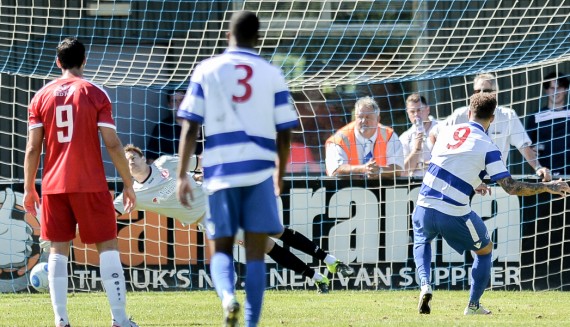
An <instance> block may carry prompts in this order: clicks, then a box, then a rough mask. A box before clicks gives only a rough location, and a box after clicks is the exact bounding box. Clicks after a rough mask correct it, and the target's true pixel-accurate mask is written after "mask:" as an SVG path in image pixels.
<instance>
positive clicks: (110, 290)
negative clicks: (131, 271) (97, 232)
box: [99, 250, 129, 324]
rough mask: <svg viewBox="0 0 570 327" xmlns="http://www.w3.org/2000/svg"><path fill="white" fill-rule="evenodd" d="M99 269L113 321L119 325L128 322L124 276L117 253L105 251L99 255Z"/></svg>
mask: <svg viewBox="0 0 570 327" xmlns="http://www.w3.org/2000/svg"><path fill="white" fill-rule="evenodd" d="M99 258H100V264H101V267H100V268H99V269H100V273H101V281H102V282H103V286H104V287H105V292H106V293H107V299H108V300H109V305H110V306H111V314H112V316H113V319H114V320H115V321H116V322H118V323H119V324H122V323H124V322H125V321H128V320H129V318H128V317H127V312H126V304H127V301H126V295H127V289H126V286H125V275H124V273H123V266H122V265H121V258H120V256H119V252H118V251H116V250H112V251H105V252H103V253H101V254H100V255H99Z"/></svg>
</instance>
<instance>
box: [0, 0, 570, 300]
mask: <svg viewBox="0 0 570 327" xmlns="http://www.w3.org/2000/svg"><path fill="white" fill-rule="evenodd" d="M241 9H247V10H250V11H253V12H255V13H256V14H257V15H258V16H259V17H260V20H261V35H260V43H259V51H260V54H261V55H262V56H263V57H264V58H266V59H268V60H269V61H271V62H272V63H273V64H274V65H277V66H279V67H281V69H282V70H283V72H284V74H285V77H286V79H287V81H288V83H289V86H290V88H291V91H292V100H293V102H294V104H295V107H296V109H297V111H298V113H299V115H300V118H301V119H300V120H301V125H300V127H299V128H298V129H297V130H295V131H294V133H293V144H292V156H291V163H290V166H289V170H288V178H287V183H286V184H287V186H286V189H285V193H284V194H283V196H282V197H281V205H282V213H283V222H284V224H285V225H289V226H291V227H292V228H293V229H295V230H297V231H299V232H301V233H303V234H304V235H306V236H307V237H309V238H310V239H311V240H313V241H314V242H315V243H317V244H318V245H319V246H321V247H322V248H323V249H325V250H327V251H329V252H330V253H332V254H334V255H335V256H336V257H337V258H339V259H340V260H342V261H344V262H346V263H347V264H349V265H350V266H351V267H353V268H354V269H355V271H356V273H355V275H354V276H353V277H351V278H348V279H347V278H343V277H342V276H338V275H334V276H333V274H330V273H329V272H328V271H327V270H326V266H325V265H324V263H323V262H321V261H319V260H317V259H314V258H312V257H310V256H309V255H306V254H303V253H302V252H299V251H297V250H295V249H293V248H290V246H289V245H286V244H283V245H284V247H285V248H287V249H290V250H291V251H292V252H293V253H295V254H297V255H298V256H299V257H300V258H301V259H302V260H303V261H305V262H306V263H307V264H308V265H309V266H311V267H313V268H315V269H316V270H317V271H320V272H321V273H323V274H328V275H329V277H334V278H333V280H332V285H331V287H332V289H333V290H337V289H399V288H413V287H417V283H416V281H415V274H414V269H415V266H414V264H413V256H412V246H411V221H410V219H411V218H410V217H411V212H412V210H413V208H414V202H415V198H416V196H417V193H418V187H419V185H420V183H421V179H417V178H400V179H397V180H396V181H382V182H381V183H379V182H378V181H376V182H371V181H364V180H337V179H334V178H329V177H326V176H325V175H326V174H325V151H324V143H325V141H326V139H327V138H328V137H330V136H331V135H332V134H333V133H334V132H335V131H336V130H338V129H339V128H341V127H342V126H344V125H345V124H347V123H348V122H350V121H351V119H352V110H353V106H354V103H355V101H356V99H358V98H359V97H362V96H371V97H373V98H374V99H375V100H376V101H377V102H378V104H379V106H380V108H381V122H382V124H384V125H387V126H391V127H393V128H394V130H395V132H396V133H397V134H399V135H401V134H402V133H404V132H405V131H406V130H407V129H408V128H410V127H411V126H412V124H411V122H410V121H409V119H408V116H407V113H406V103H405V100H406V98H407V96H409V95H410V94H412V93H416V92H417V93H420V94H421V95H423V96H424V97H425V98H426V99H427V101H428V103H429V107H430V110H431V115H432V116H433V118H434V119H436V120H441V119H444V118H445V117H447V116H448V115H450V114H451V113H452V112H453V110H455V109H457V108H459V107H464V106H467V105H468V100H469V97H470V95H471V94H472V93H473V91H474V90H473V79H474V77H475V76H476V75H477V74H480V73H488V72H491V73H494V74H495V76H496V78H497V87H498V101H499V104H500V105H503V106H507V107H510V108H512V109H513V110H514V111H515V112H516V113H517V114H518V116H519V118H520V120H521V122H522V123H523V125H527V123H528V121H529V120H530V119H531V118H532V117H534V114H536V113H537V112H539V111H540V110H541V108H544V107H547V106H548V101H547V100H548V99H547V96H546V95H547V93H546V92H547V90H546V89H544V88H543V83H544V82H549V81H550V80H549V79H548V76H550V75H549V74H551V73H553V72H554V73H555V74H558V77H568V75H567V74H568V73H569V72H570V61H569V56H570V40H569V36H570V22H569V17H570V3H568V2H565V1H552V0H545V1H533V0H525V1H490V0H487V1H486V0H480V1H471V0H458V1H425V0H377V1H364V0H362V1H360V0H340V1H330V0H312V1H299V0H286V1H269V0H259V1H249V0H243V1H238V0H235V1H230V0H219V1H186V0H162V1H138V0H132V1H120V2H119V1H105V0H84V1H60V2H55V1H48V0H6V1H2V5H1V7H0V12H1V15H2V20H1V21H0V87H1V92H0V115H1V117H2V119H0V178H2V185H3V186H0V189H2V188H4V190H2V191H1V192H0V200H1V201H0V202H2V209H1V210H0V220H1V221H0V269H1V270H0V292H14V291H33V289H32V288H31V287H30V286H29V284H28V282H27V277H28V272H29V271H30V270H31V268H32V267H33V266H34V265H35V264H36V263H37V262H38V261H41V260H45V254H43V255H42V253H41V251H40V246H39V222H38V221H37V219H35V218H33V217H31V216H29V215H27V214H24V212H23V208H22V203H21V200H22V193H23V188H22V179H23V160H24V153H25V146H26V135H27V105H28V103H29V102H30V100H31V98H32V97H33V95H34V94H35V92H36V91H37V90H38V89H39V88H41V87H42V86H43V85H45V84H46V83H47V82H48V81H50V80H52V79H54V78H56V77H57V76H58V75H59V73H60V72H59V70H58V69H57V66H56V65H55V60H54V59H55V48H56V46H57V44H58V43H59V41H60V40H61V39H63V38H64V37H67V36H77V37H78V38H79V39H80V40H81V41H82V42H83V43H84V44H85V45H86V47H87V51H88V53H87V56H88V58H87V65H86V67H85V75H86V78H88V79H90V80H92V81H94V82H95V83H98V84H100V85H102V86H103V87H105V89H106V91H107V92H108V93H109V95H110V97H111V99H112V101H113V105H114V109H113V110H114V118H115V121H116V124H117V131H118V133H119V136H120V138H121V140H122V142H123V144H127V143H133V144H135V145H137V146H139V147H141V148H142V149H143V150H144V151H146V152H147V154H150V153H152V154H154V155H161V154H172V152H173V151H174V150H173V149H176V142H177V139H178V135H177V132H178V130H177V128H176V125H175V123H174V122H173V119H172V112H173V110H172V108H173V107H174V106H175V103H176V101H175V100H176V92H184V90H185V88H186V87H187V85H188V81H189V78H190V76H191V74H192V71H193V69H194V67H195V66H196V65H197V64H198V63H199V62H200V61H202V60H204V59H206V58H209V57H211V56H214V55H216V54H219V53H221V52H222V51H223V50H224V49H225V47H226V37H225V31H226V30H227V28H228V21H229V18H230V16H231V13H232V12H233V11H235V10H241ZM566 90H567V89H566ZM564 97H565V98H564V101H565V102H564V105H565V106H566V105H567V101H568V99H567V95H566V94H564ZM564 117H566V116H564ZM161 122H164V124H163V125H162V126H163V127H160V128H159V127H158V126H160V123H161ZM567 127H568V125H566V128H567ZM565 134H570V131H566V133H565ZM565 140H566V138H563V139H560V140H559V141H557V142H565ZM563 144H564V143H563ZM103 153H104V158H103V159H104V163H105V168H106V173H107V176H108V178H109V185H110V188H111V190H112V191H114V192H115V194H116V192H120V190H121V185H120V183H119V182H115V181H116V180H118V178H117V177H118V176H117V173H116V172H115V170H114V167H113V165H112V163H111V161H110V159H109V157H108V156H107V155H106V154H105V151H104V150H103ZM568 164H569V165H570V163H568ZM563 165H566V164H563ZM508 167H509V169H510V170H511V173H513V175H515V176H516V177H517V178H520V179H524V180H530V181H537V179H536V178H535V176H534V170H533V169H532V168H531V166H530V165H529V164H528V163H527V162H526V160H525V159H524V157H523V156H522V155H521V153H520V152H519V150H517V149H516V148H515V147H512V148H511V151H510V154H509V157H508ZM560 177H562V178H565V176H564V175H563V174H562V175H561V176H560ZM38 178H41V167H40V174H39V176H38ZM38 189H39V185H38ZM473 207H474V209H475V210H476V212H477V213H479V214H480V215H481V216H482V217H483V218H484V220H485V222H486V224H487V227H488V229H489V231H490V233H492V239H493V242H494V243H495V251H494V255H493V262H494V263H493V275H492V279H491V282H490V285H489V286H490V287H492V288H497V289H534V290H542V289H564V290H567V289H569V288H570V243H569V242H568V240H569V238H570V234H569V233H570V217H567V215H566V213H567V211H568V210H567V204H566V200H565V199H559V198H556V197H550V196H546V195H540V196H532V197H516V196H509V195H507V194H506V193H505V192H503V191H502V190H501V189H500V187H497V186H493V194H492V195H491V196H490V197H485V198H481V197H478V196H476V197H474V199H473ZM118 226H119V240H120V250H121V253H122V254H121V259H122V262H123V265H124V268H125V274H126V276H127V279H128V282H129V289H130V290H170V289H172V290H176V289H205V288H211V287H212V284H211V280H210V279H209V275H208V272H209V270H208V265H209V250H208V247H207V244H206V239H205V236H204V235H203V234H202V233H201V232H199V231H198V230H197V228H196V226H183V225H182V224H180V223H179V222H177V221H175V220H173V219H171V218H168V217H163V216H160V215H158V214H155V213H152V212H142V211H136V212H134V213H131V214H130V215H125V216H121V217H119V218H118ZM279 244H281V243H279ZM71 253H72V254H71V261H70V267H69V272H70V276H71V277H72V278H70V286H71V289H72V290H74V291H83V290H93V289H100V288H101V283H100V279H99V275H98V269H97V268H98V265H99V263H98V260H99V259H98V256H97V255H96V252H95V250H94V248H93V247H90V246H85V245H84V244H82V243H81V241H80V240H79V239H76V240H75V241H74V242H73V244H72V251H71ZM235 258H236V261H237V267H238V270H237V271H238V280H239V281H238V287H240V285H241V284H240V283H239V282H241V281H242V277H243V276H242V274H243V268H244V266H243V264H242V263H243V261H244V256H243V252H242V250H241V249H240V248H239V247H237V246H236V250H235ZM472 261H473V259H472V257H471V254H469V253H466V254H464V255H459V254H457V253H455V252H454V251H453V250H452V249H451V248H450V247H449V246H448V245H447V243H445V242H443V241H442V240H439V239H438V240H436V241H435V242H434V260H433V262H434V278H433V280H434V283H435V286H436V287H437V288H443V289H468V287H469V286H468V285H469V277H468V276H469V271H470V268H471V264H472ZM267 262H268V274H267V280H268V285H269V287H272V288H278V289H290V288H308V289H311V288H314V283H313V281H311V280H309V279H305V278H303V277H301V276H300V275H299V274H296V273H295V272H293V271H291V270H289V269H287V268H284V267H283V266H281V265H278V264H275V262H273V261H272V260H270V259H268V261H267Z"/></svg>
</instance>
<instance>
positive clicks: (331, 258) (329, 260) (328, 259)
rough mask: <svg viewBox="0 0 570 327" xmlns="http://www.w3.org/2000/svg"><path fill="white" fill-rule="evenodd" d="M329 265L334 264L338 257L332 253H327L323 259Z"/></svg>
mask: <svg viewBox="0 0 570 327" xmlns="http://www.w3.org/2000/svg"><path fill="white" fill-rule="evenodd" d="M323 261H324V262H325V263H326V264H327V265H332V264H333V263H335V262H336V257H335V256H333V255H330V254H327V257H326V258H325V260H323Z"/></svg>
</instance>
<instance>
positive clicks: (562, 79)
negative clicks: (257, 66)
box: [542, 72, 570, 90]
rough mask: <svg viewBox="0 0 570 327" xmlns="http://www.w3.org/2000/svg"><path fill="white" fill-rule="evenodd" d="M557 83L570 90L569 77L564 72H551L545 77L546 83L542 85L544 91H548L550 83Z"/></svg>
mask: <svg viewBox="0 0 570 327" xmlns="http://www.w3.org/2000/svg"><path fill="white" fill-rule="evenodd" d="M554 80H555V81H556V82H557V83H558V86H562V87H563V88H565V89H568V88H569V85H570V82H569V81H568V77H566V74H564V73H563V72H550V73H549V74H548V75H546V76H544V82H543V83H542V88H543V89H545V90H546V89H548V88H549V87H550V82H552V81H554Z"/></svg>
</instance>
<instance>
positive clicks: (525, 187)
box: [497, 176, 570, 196]
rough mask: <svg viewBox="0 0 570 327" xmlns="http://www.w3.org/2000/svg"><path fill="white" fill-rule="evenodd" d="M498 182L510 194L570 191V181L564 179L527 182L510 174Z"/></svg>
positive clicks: (560, 193)
mask: <svg viewBox="0 0 570 327" xmlns="http://www.w3.org/2000/svg"><path fill="white" fill-rule="evenodd" d="M497 183H498V184H499V185H501V187H502V188H503V190H505V191H506V192H507V193H508V194H510V195H520V196H526V195H535V194H538V193H544V192H548V193H552V194H559V195H565V194H566V193H568V192H570V187H569V186H568V183H566V182H565V181H563V180H562V179H559V180H557V181H551V182H546V183H545V182H541V183H527V182H519V181H516V180H514V179H513V178H512V177H510V176H509V177H505V178H503V179H500V180H498V181H497Z"/></svg>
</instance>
